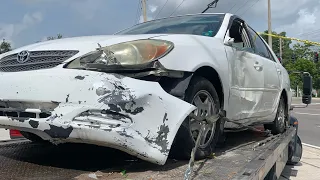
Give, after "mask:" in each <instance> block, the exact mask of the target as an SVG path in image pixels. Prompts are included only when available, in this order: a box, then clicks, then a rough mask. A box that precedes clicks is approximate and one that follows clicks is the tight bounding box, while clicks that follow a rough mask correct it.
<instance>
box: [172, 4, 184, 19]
mask: <svg viewBox="0 0 320 180" xmlns="http://www.w3.org/2000/svg"><path fill="white" fill-rule="evenodd" d="M184 1H185V0H182V1H181V3H180V4H179V6H177V7H176V8H175V9H174V11H173V12H172V13H171V14H170V16H172V15H173V14H174V13H175V12H176V11H177V10H178V8H179V7H180V6H181V5H182V4H183V3H184Z"/></svg>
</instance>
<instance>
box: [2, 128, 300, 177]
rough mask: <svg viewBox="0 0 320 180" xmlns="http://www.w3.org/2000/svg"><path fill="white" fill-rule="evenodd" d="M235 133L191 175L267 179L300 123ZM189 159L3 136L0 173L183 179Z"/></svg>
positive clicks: (284, 157) (280, 165) (285, 156)
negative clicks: (278, 130) (157, 161)
mask: <svg viewBox="0 0 320 180" xmlns="http://www.w3.org/2000/svg"><path fill="white" fill-rule="evenodd" d="M230 134H231V135H230V137H228V138H229V139H228V144H227V145H226V147H224V148H220V149H217V152H216V154H215V157H212V158H209V159H206V160H201V161H197V162H195V166H194V171H193V173H192V179H203V180H209V179H214V180H225V179H228V180H230V179H241V180H249V179H264V177H265V176H266V175H267V174H268V172H269V170H274V171H275V172H276V174H277V175H278V176H279V175H280V174H281V172H282V170H283V168H284V166H285V165H286V162H287V160H288V145H289V142H290V141H291V140H292V138H293V137H294V136H295V134H296V129H295V128H293V127H291V128H289V129H288V130H287V131H286V132H285V133H284V134H282V135H277V136H270V137H263V136H262V135H261V134H259V133H256V132H238V133H230ZM275 163H276V166H274V164H275ZM187 165H188V162H187V161H185V162H184V161H176V160H172V159H169V160H168V163H167V164H166V165H164V166H157V165H154V164H150V163H147V162H144V161H141V160H138V159H136V158H134V157H131V156H129V155H127V154H124V153H122V152H119V151H117V150H114V149H109V148H103V147H98V146H92V145H83V144H61V145H59V146H55V145H50V144H37V143H31V142H30V141H27V140H13V141H0V179H26V180H28V179H48V180H56V179H80V180H86V179H88V180H90V179H103V180H107V179H119V180H120V179H121V180H123V179H130V180H135V179H137V180H138V179H139V180H143V179H146V180H150V179H152V180H156V179H168V180H169V179H183V177H184V172H185V170H186V168H187Z"/></svg>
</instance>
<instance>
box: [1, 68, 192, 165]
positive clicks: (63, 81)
mask: <svg viewBox="0 0 320 180" xmlns="http://www.w3.org/2000/svg"><path fill="white" fill-rule="evenodd" d="M0 82H1V88H0V99H1V100H0V102H1V103H2V104H3V106H5V105H8V106H10V107H8V106H6V107H2V109H1V110H0V111H2V110H3V112H4V113H5V112H6V108H11V111H12V109H13V110H14V109H16V110H17V109H19V111H28V112H33V113H37V112H48V113H50V116H48V117H45V118H41V117H38V116H37V117H36V118H35V117H25V118H23V117H19V118H17V117H6V116H0V126H2V127H9V128H15V129H21V130H24V131H29V132H33V133H35V134H37V135H39V136H41V137H42V138H44V139H48V140H51V141H56V140H58V141H66V142H74V141H77V142H79V141H80V142H84V143H91V144H98V145H103V146H108V147H113V148H116V149H120V150H122V151H125V152H127V153H129V154H132V155H135V156H137V157H139V158H141V159H144V160H147V161H150V162H153V163H157V164H164V163H165V161H166V159H167V157H168V154H169V151H170V148H171V145H172V142H173V140H174V137H175V135H176V133H177V131H178V129H179V127H180V125H181V123H182V122H183V121H184V119H185V118H186V117H187V116H188V114H190V113H191V112H192V111H193V110H194V109H195V106H193V105H191V104H189V103H187V102H185V101H183V100H181V99H178V98H176V97H174V96H172V95H170V94H168V93H166V92H165V91H164V90H163V89H162V88H161V86H160V85H159V84H158V83H157V82H150V81H142V80H137V79H133V78H130V77H125V76H121V75H117V74H107V73H101V72H94V71H85V70H72V69H49V70H38V71H29V72H17V73H4V74H1V75H0ZM0 106H1V104H0ZM0 115H1V114H0Z"/></svg>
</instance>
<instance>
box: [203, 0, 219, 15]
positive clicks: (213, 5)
mask: <svg viewBox="0 0 320 180" xmlns="http://www.w3.org/2000/svg"><path fill="white" fill-rule="evenodd" d="M218 1H219V0H214V1H212V2H211V3H209V4H208V5H207V8H206V9H205V10H203V11H202V13H205V12H206V11H208V9H210V8H216V7H217V3H218Z"/></svg>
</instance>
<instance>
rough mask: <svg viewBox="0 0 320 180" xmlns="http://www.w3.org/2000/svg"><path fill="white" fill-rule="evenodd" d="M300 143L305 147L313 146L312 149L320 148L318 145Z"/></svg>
mask: <svg viewBox="0 0 320 180" xmlns="http://www.w3.org/2000/svg"><path fill="white" fill-rule="evenodd" d="M302 145H304V146H307V147H310V148H314V149H318V150H320V147H319V146H314V145H311V144H306V143H302Z"/></svg>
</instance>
